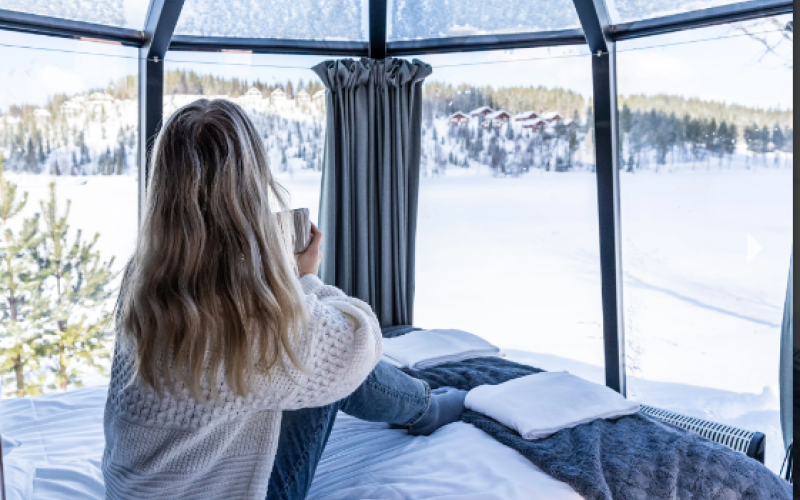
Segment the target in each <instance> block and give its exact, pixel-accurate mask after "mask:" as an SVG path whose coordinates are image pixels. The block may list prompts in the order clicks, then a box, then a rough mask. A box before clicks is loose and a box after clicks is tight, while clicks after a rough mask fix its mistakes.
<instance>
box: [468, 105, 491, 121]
mask: <svg viewBox="0 0 800 500" xmlns="http://www.w3.org/2000/svg"><path fill="white" fill-rule="evenodd" d="M491 113H494V110H493V109H492V108H490V107H488V106H481V107H480V108H478V109H473V110H472V111H470V112H469V116H470V118H478V117H480V116H483V117H485V116H486V115H488V114H491Z"/></svg>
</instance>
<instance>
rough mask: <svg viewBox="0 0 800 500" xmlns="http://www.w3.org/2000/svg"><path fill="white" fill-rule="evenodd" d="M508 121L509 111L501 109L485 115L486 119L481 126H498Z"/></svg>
mask: <svg viewBox="0 0 800 500" xmlns="http://www.w3.org/2000/svg"><path fill="white" fill-rule="evenodd" d="M510 121H511V113H509V112H508V111H503V110H500V111H494V112H492V113H489V114H488V115H486V119H485V121H484V122H483V125H482V126H483V128H485V129H489V128H500V127H502V126H503V125H504V124H506V123H508V122H510Z"/></svg>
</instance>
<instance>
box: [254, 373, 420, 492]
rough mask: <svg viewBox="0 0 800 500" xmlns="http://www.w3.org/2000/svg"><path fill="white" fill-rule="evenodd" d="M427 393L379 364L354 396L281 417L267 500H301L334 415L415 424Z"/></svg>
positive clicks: (402, 375)
mask: <svg viewBox="0 0 800 500" xmlns="http://www.w3.org/2000/svg"><path fill="white" fill-rule="evenodd" d="M429 402H430V387H428V384H427V383H425V382H423V381H422V380H418V379H415V378H413V377H410V376H408V375H406V374H405V373H403V372H402V371H400V370H398V369H397V368H395V367H394V366H392V365H390V364H388V363H384V362H383V361H381V362H380V363H378V366H376V367H375V369H374V370H373V371H372V373H371V374H370V375H369V376H368V377H367V379H366V380H365V381H364V383H363V384H361V386H360V387H359V388H358V389H356V391H355V392H354V393H353V394H351V395H349V396H347V397H346V398H344V399H343V400H341V401H338V402H336V403H334V404H332V405H328V406H323V407H321V408H305V409H302V410H296V411H285V412H283V419H282V421H281V435H280V438H279V439H278V452H277V455H276V456H275V465H274V466H273V468H272V475H271V476H270V478H269V488H268V490H267V500H303V499H304V498H306V495H307V494H308V490H309V488H310V487H311V481H312V480H313V479H314V472H315V471H316V470H317V464H319V461H320V459H321V458H322V451H323V450H324V449H325V445H326V444H327V442H328V437H330V435H331V430H332V429H333V423H334V421H335V420H336V414H337V413H338V412H339V410H341V411H343V412H345V413H347V414H348V415H352V416H353V417H356V418H359V419H361V420H367V421H369V422H388V423H390V424H397V425H411V424H413V423H415V422H416V421H417V420H419V418H420V417H421V416H422V415H423V414H424V413H425V410H427V409H428V405H429Z"/></svg>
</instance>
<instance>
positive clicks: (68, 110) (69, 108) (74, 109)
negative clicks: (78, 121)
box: [61, 98, 83, 116]
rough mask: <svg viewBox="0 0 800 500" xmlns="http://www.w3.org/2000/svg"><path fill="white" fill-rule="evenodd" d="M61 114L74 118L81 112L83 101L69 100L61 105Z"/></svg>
mask: <svg viewBox="0 0 800 500" xmlns="http://www.w3.org/2000/svg"><path fill="white" fill-rule="evenodd" d="M61 112H62V113H64V114H65V115H66V116H75V115H78V114H80V113H82V112H83V101H82V100H78V99H74V98H73V99H70V100H69V101H67V102H65V103H64V104H62V105H61Z"/></svg>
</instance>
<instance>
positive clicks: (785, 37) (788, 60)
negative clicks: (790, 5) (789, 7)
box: [734, 17, 794, 70]
mask: <svg viewBox="0 0 800 500" xmlns="http://www.w3.org/2000/svg"><path fill="white" fill-rule="evenodd" d="M734 29H735V31H737V32H739V33H743V34H745V35H747V36H748V37H750V38H751V39H753V40H755V41H756V42H758V43H759V44H761V45H762V47H763V54H762V55H761V57H760V58H759V62H761V61H763V60H764V58H765V57H767V56H768V55H770V54H771V55H774V56H775V57H777V58H778V59H780V60H781V61H783V64H785V65H786V67H787V68H789V69H792V70H793V69H794V21H789V22H788V23H786V24H783V22H782V21H780V20H778V19H777V18H774V17H767V18H764V19H759V20H757V21H751V22H747V23H739V24H737V25H735V28H734ZM787 46H788V47H787ZM786 48H788V50H785V49H786Z"/></svg>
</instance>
